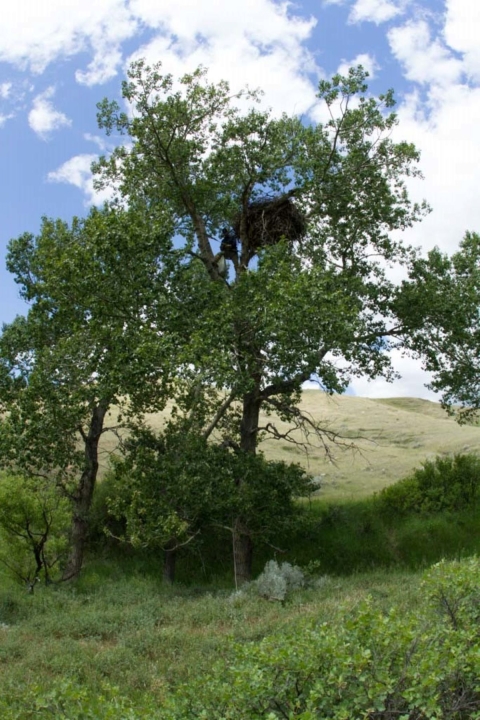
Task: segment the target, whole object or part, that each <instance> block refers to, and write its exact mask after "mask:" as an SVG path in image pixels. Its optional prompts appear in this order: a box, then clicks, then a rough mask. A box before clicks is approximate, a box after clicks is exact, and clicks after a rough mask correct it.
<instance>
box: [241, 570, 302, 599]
mask: <svg viewBox="0 0 480 720" xmlns="http://www.w3.org/2000/svg"><path fill="white" fill-rule="evenodd" d="M304 585H305V575H304V574H303V572H302V570H301V569H300V568H299V567H296V566H294V565H291V564H290V563H288V562H284V563H280V564H278V563H277V561H276V560H269V561H268V562H267V564H266V565H265V569H264V570H263V572H262V573H261V575H259V576H258V578H257V579H256V580H255V581H254V582H253V583H251V586H252V587H253V588H254V589H255V591H256V592H257V593H258V594H259V595H260V597H263V598H265V599H266V600H279V601H283V600H285V598H286V596H287V593H288V592H289V591H292V590H298V589H299V588H301V587H303V586H304Z"/></svg>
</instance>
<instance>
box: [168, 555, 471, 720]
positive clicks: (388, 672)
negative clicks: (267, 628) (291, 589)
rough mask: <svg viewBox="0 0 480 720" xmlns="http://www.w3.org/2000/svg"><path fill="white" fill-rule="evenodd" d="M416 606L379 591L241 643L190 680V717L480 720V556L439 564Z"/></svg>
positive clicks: (186, 698) (182, 714)
mask: <svg viewBox="0 0 480 720" xmlns="http://www.w3.org/2000/svg"><path fill="white" fill-rule="evenodd" d="M423 590H424V594H423V602H422V603H421V604H420V605H419V606H418V607H416V608H415V609H413V610H411V611H409V612H406V611H405V609H400V608H395V607H394V608H392V609H391V610H390V611H388V612H385V611H384V610H382V609H379V608H378V607H376V605H375V603H374V601H373V600H372V599H371V598H370V599H367V600H366V601H362V602H361V603H359V605H358V606H357V609H356V610H355V611H354V612H350V613H349V612H347V609H346V608H342V607H340V608H339V609H338V613H337V615H336V617H335V619H334V621H333V622H329V623H326V622H323V623H320V624H317V623H315V622H313V623H312V622H311V621H310V622H303V624H298V625H296V626H294V627H292V628H290V629H289V630H286V631H285V632H283V633H282V634H281V635H279V636H275V637H270V638H266V639H264V640H262V641H261V642H259V643H248V644H243V645H239V646H237V648H236V655H235V657H234V659H233V660H232V661H231V662H229V663H228V664H227V665H226V664H225V663H219V664H218V665H217V667H216V668H215V669H214V672H213V673H212V675H211V677H210V678H208V679H205V678H202V680H201V682H196V683H194V684H193V685H189V686H184V687H182V688H180V691H179V692H178V693H177V694H176V697H175V698H173V699H172V701H171V703H170V707H169V709H168V710H167V709H165V718H168V719H169V720H180V719H184V720H186V719H187V718H188V719H189V720H193V719H194V718H197V719H198V720H207V718H208V720H259V719H260V718H262V719H263V720H281V719H282V718H288V719H290V720H291V719H293V718H299V719H301V720H320V718H321V719H322V720H329V719H330V720H353V719H357V718H358V719H360V718H363V719H364V720H394V719H397V718H402V719H403V720H429V719H432V720H433V719H434V718H435V719H436V720H440V719H443V720H447V719H448V720H467V719H468V720H473V719H475V718H477V719H478V718H480V680H479V678H480V653H479V651H478V649H479V642H480V625H479V623H478V619H479V610H478V607H479V592H480V562H479V560H478V559H477V558H473V559H471V560H468V561H463V562H453V563H445V562H442V563H440V564H439V565H437V566H434V567H433V568H432V569H431V570H430V571H429V572H428V573H426V575H425V577H424V581H423Z"/></svg>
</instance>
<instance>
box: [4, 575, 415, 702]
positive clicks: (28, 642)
mask: <svg viewBox="0 0 480 720" xmlns="http://www.w3.org/2000/svg"><path fill="white" fill-rule="evenodd" d="M109 575H110V576H109ZM417 593H418V587H417V583H416V579H415V576H413V575H412V574H408V575H407V574H405V573H399V572H397V573H386V572H383V573H370V574H368V575H356V576H352V577H350V578H343V579H340V578H336V579H330V580H325V581H324V583H323V584H321V587H320V588H318V589H315V590H313V589H312V590H305V591H299V592H297V593H296V594H295V596H294V597H293V598H292V599H291V600H290V601H288V602H286V603H285V604H283V605H282V604H280V603H271V602H267V601H265V600H261V599H259V598H258V597H257V598H256V597H254V596H249V595H245V596H243V597H239V596H232V593H231V591H221V590H215V589H213V588H212V587H210V588H202V587H201V586H196V587H191V588H182V587H181V586H180V587H176V588H174V589H170V588H166V587H165V586H162V585H161V584H159V583H158V582H157V581H156V580H155V578H154V577H152V576H151V575H142V574H140V573H138V572H132V573H129V572H128V568H124V569H123V571H122V569H121V568H120V567H119V566H118V565H117V566H114V565H108V564H105V563H94V562H92V563H91V564H90V566H89V567H88V569H87V571H86V572H85V574H84V576H83V577H82V579H81V581H80V582H79V583H78V584H77V585H76V586H75V587H60V588H47V589H45V588H41V589H38V590H37V591H36V593H35V595H34V596H33V597H31V596H30V597H29V596H26V595H25V594H22V593H20V592H19V591H18V590H16V589H14V588H8V587H4V588H3V589H2V591H1V592H0V623H2V625H0V678H1V679H0V695H5V694H12V697H14V696H15V693H17V695H21V693H22V692H23V689H24V688H25V687H29V686H30V687H31V686H34V685H37V686H39V687H43V688H45V687H48V686H49V684H51V683H56V682H59V681H60V680H65V679H75V682H76V683H78V684H79V685H80V686H85V687H88V688H89V690H90V691H92V692H94V691H96V692H100V690H101V687H102V683H103V682H104V681H107V682H109V683H110V684H113V685H117V686H119V687H121V688H122V694H124V695H126V696H129V697H131V698H135V697H137V696H138V697H139V698H140V697H141V696H142V695H143V694H144V693H146V692H147V693H148V694H149V695H150V696H153V697H156V698H158V700H159V701H160V700H161V699H162V697H163V696H164V694H165V693H166V692H170V691H172V690H173V689H174V688H175V687H176V686H177V685H179V684H180V683H182V682H188V680H189V679H190V678H192V677H194V676H195V677H198V676H201V675H202V674H203V673H207V672H208V670H209V669H210V667H211V665H212V662H213V660H218V659H221V658H225V659H227V658H228V656H229V654H230V652H231V647H232V644H233V643H234V642H246V641H250V640H258V639H260V638H262V637H264V636H265V635H270V634H275V633H281V632H282V629H283V628H284V627H286V626H290V627H291V625H292V623H295V622H296V620H298V619H301V618H306V617H315V618H316V619H318V620H319V621H322V622H323V621H326V622H328V620H329V617H330V616H331V615H332V613H334V612H335V611H336V609H337V608H338V603H339V601H340V600H341V601H342V602H343V603H345V604H346V607H347V609H348V608H349V607H351V608H353V607H355V606H356V605H357V604H358V603H359V602H360V601H361V600H362V599H363V598H365V596H366V595H367V594H372V595H373V596H374V597H375V598H376V599H377V600H378V601H379V602H380V603H381V604H384V605H385V607H388V606H389V605H390V604H391V602H393V600H394V599H395V602H397V603H400V605H402V603H403V604H405V606H411V605H412V604H414V603H415V601H416V600H415V598H416V596H417Z"/></svg>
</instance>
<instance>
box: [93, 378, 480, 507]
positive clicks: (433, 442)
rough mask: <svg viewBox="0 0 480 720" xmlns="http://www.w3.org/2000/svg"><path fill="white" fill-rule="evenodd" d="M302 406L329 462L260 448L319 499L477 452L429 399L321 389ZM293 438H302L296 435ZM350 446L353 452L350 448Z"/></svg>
mask: <svg viewBox="0 0 480 720" xmlns="http://www.w3.org/2000/svg"><path fill="white" fill-rule="evenodd" d="M301 407H302V409H303V411H304V412H306V413H308V414H309V415H310V416H311V417H312V418H313V419H314V420H316V421H320V422H321V423H322V426H323V427H325V429H327V430H330V431H333V432H335V433H338V434H339V443H338V444H337V445H335V446H331V451H332V454H333V462H332V461H331V460H329V459H328V458H327V457H326V455H325V450H324V448H323V447H321V446H319V445H318V443H317V445H316V446H313V447H309V449H308V453H305V451H303V450H302V449H301V448H299V447H296V446H295V445H293V444H292V443H288V442H287V441H285V440H274V439H266V440H264V441H263V442H262V444H261V448H262V450H263V451H264V452H265V454H266V455H267V457H269V458H271V459H276V460H285V461H287V462H293V461H295V462H299V463H301V464H302V465H304V466H305V467H306V468H307V469H308V470H309V472H311V473H312V474H313V475H316V476H319V477H321V489H320V490H319V492H318V495H319V497H321V498H325V499H333V500H341V499H347V500H353V499H359V498H363V497H366V496H368V495H371V494H372V493H374V492H376V491H378V490H380V489H381V488H382V487H385V486H386V485H390V484H391V483H393V482H395V481H397V480H399V479H400V478H402V477H404V476H405V475H406V474H407V473H409V472H410V470H412V469H413V468H414V467H418V466H419V465H420V464H421V463H422V461H424V460H426V459H429V458H432V457H434V456H436V455H439V454H442V453H446V454H448V453H457V452H467V451H468V452H478V453H480V427H472V426H460V425H458V423H456V422H455V420H453V419H452V418H450V417H449V416H448V415H447V413H446V412H445V411H444V410H442V408H441V407H440V405H438V404H437V403H433V402H429V401H428V400H419V399H416V398H388V399H383V400H369V399H366V398H360V397H351V396H347V395H342V396H339V395H336V396H333V397H329V396H328V395H325V393H323V392H321V391H319V390H306V391H304V393H303V397H302V403H301ZM164 419H165V414H159V415H153V416H150V420H151V423H152V425H153V426H155V427H161V425H162V424H163V422H164ZM273 419H274V418H272V417H269V418H268V421H269V422H272V420H273ZM263 421H265V422H266V418H263V419H262V424H263ZM275 422H276V425H277V427H278V429H279V430H280V431H284V430H286V429H287V426H286V425H285V423H283V422H282V421H280V420H278V419H276V420H275ZM293 437H294V438H296V439H297V440H300V439H301V438H300V435H299V434H297V435H295V434H294V435H293ZM114 443H115V438H113V437H106V438H105V440H104V444H103V451H104V453H103V471H104V470H105V469H106V467H107V466H108V456H109V453H110V452H112V451H114V448H115V444H114ZM352 445H353V446H354V449H349V448H350V446H352Z"/></svg>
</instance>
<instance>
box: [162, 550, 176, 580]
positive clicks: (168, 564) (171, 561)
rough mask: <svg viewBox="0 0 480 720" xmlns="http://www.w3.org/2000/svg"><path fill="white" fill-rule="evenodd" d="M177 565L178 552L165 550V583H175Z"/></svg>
mask: <svg viewBox="0 0 480 720" xmlns="http://www.w3.org/2000/svg"><path fill="white" fill-rule="evenodd" d="M176 563H177V551H176V550H164V553H163V581H164V582H166V583H169V584H171V583H173V582H175V566H176Z"/></svg>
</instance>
